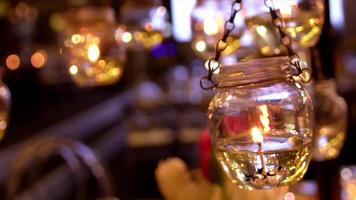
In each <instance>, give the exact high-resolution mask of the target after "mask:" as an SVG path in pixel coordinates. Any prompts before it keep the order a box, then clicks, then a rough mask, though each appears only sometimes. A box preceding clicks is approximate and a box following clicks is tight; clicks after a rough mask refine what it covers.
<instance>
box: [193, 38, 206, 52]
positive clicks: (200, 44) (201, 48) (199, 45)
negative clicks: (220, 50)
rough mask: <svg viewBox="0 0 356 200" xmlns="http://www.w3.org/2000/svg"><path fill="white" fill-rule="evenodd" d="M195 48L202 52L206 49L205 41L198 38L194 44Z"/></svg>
mask: <svg viewBox="0 0 356 200" xmlns="http://www.w3.org/2000/svg"><path fill="white" fill-rule="evenodd" d="M195 49H196V50H197V51H199V52H203V51H205V50H206V43H205V42H204V41H203V40H199V41H198V42H197V43H196V44H195Z"/></svg>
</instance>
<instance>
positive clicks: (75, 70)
mask: <svg viewBox="0 0 356 200" xmlns="http://www.w3.org/2000/svg"><path fill="white" fill-rule="evenodd" d="M69 73H71V74H73V75H76V74H77V73H78V66H77V65H71V66H70V67H69Z"/></svg>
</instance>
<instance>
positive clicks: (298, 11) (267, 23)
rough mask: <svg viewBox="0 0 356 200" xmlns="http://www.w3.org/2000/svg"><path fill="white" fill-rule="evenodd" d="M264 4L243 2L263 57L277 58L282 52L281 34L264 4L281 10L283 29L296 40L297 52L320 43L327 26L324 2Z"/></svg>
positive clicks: (271, 1)
mask: <svg viewBox="0 0 356 200" xmlns="http://www.w3.org/2000/svg"><path fill="white" fill-rule="evenodd" d="M262 2H263V1H262ZM262 2H261V1H253V0H252V1H244V2H243V3H244V10H243V13H244V17H245V21H246V25H247V27H248V28H249V30H250V32H251V33H252V34H253V36H254V38H255V40H256V43H257V45H258V47H259V50H260V52H261V53H262V54H263V55H267V56H270V55H278V54H280V53H281V52H282V51H283V47H282V46H281V44H280V42H279V33H278V32H277V31H276V29H275V28H274V26H273V24H272V20H271V18H270V13H269V10H268V7H267V6H266V5H265V4H271V6H272V7H273V8H274V9H275V10H277V11H278V12H277V13H278V15H279V17H280V18H281V19H282V20H283V29H284V31H285V33H286V34H287V35H288V36H289V37H290V38H291V39H292V40H293V41H295V42H294V43H293V45H294V46H295V47H296V48H297V49H299V48H308V47H312V46H314V45H315V44H316V43H317V42H318V40H319V36H320V34H321V30H322V26H323V23H324V4H323V0H288V1H286V0H267V1H265V4H263V3H262ZM268 6H269V5H268Z"/></svg>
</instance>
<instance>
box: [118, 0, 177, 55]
mask: <svg viewBox="0 0 356 200" xmlns="http://www.w3.org/2000/svg"><path fill="white" fill-rule="evenodd" d="M119 13H120V23H121V25H120V26H119V28H117V29H116V31H115V38H116V40H117V42H119V43H121V44H123V45H125V46H126V47H127V48H142V47H144V48H145V49H151V48H152V47H154V46H156V45H159V44H161V43H162V41H163V40H164V38H167V37H169V36H170V35H171V27H170V24H169V22H168V12H167V9H166V8H165V7H164V6H162V2H161V1H160V0H145V1H140V0H130V1H125V2H124V4H123V5H122V7H121V9H120V12H119Z"/></svg>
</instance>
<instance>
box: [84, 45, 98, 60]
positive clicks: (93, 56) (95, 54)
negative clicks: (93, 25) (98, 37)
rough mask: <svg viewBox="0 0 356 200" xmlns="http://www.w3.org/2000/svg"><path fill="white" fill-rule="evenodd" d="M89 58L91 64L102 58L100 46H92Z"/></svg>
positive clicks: (89, 49) (88, 54) (88, 53)
mask: <svg viewBox="0 0 356 200" xmlns="http://www.w3.org/2000/svg"><path fill="white" fill-rule="evenodd" d="M87 56H88V59H89V60H90V61H91V62H96V61H97V60H98V59H99V56H100V49H99V47H98V45H96V44H92V45H90V46H89V48H88V52H87Z"/></svg>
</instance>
